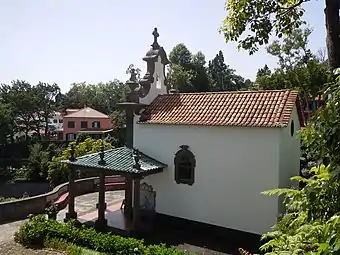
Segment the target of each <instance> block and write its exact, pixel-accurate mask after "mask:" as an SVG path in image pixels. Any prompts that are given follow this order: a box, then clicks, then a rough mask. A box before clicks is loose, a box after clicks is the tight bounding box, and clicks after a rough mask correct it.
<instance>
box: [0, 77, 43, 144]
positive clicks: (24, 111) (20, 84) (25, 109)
mask: <svg viewBox="0 0 340 255" xmlns="http://www.w3.org/2000/svg"><path fill="white" fill-rule="evenodd" d="M1 101H2V103H4V104H7V105H10V107H11V108H12V109H13V116H15V118H14V119H13V125H12V126H13V127H14V128H15V130H13V133H15V132H18V131H19V132H20V131H22V132H24V133H25V136H26V138H27V137H28V133H29V131H31V130H34V129H35V127H36V126H38V125H39V123H40V122H39V120H38V119H37V116H36V113H37V111H38V109H39V108H38V106H37V105H36V102H37V100H36V98H35V93H34V89H33V87H32V86H31V84H29V83H28V82H26V81H19V80H16V81H12V86H9V85H5V84H3V85H2V87H1Z"/></svg>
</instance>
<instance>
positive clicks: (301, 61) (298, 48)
mask: <svg viewBox="0 0 340 255" xmlns="http://www.w3.org/2000/svg"><path fill="white" fill-rule="evenodd" d="M311 34H312V29H311V28H309V27H306V28H297V29H294V30H292V33H291V34H290V35H289V36H284V37H283V40H282V41H279V40H275V41H274V42H273V43H271V44H270V45H269V46H268V47H267V52H268V53H269V54H270V55H272V56H274V57H277V58H278V64H279V66H280V68H281V69H282V70H287V69H289V68H292V67H296V66H305V65H307V64H308V63H309V61H310V60H311V59H316V56H315V55H314V54H313V53H312V52H311V50H310V49H309V48H308V37H309V36H310V35H311Z"/></svg>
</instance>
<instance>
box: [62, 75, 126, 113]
mask: <svg viewBox="0 0 340 255" xmlns="http://www.w3.org/2000/svg"><path fill="white" fill-rule="evenodd" d="M127 92H128V87H127V86H126V84H123V83H121V82H120V81H119V80H116V79H115V80H113V81H109V82H107V83H98V84H88V83H86V82H83V83H73V84H71V89H70V90H69V91H68V92H67V93H66V94H65V95H64V96H63V98H62V105H63V108H64V109H67V108H78V109H80V108H83V107H84V106H88V107H92V108H94V109H96V110H97V111H100V112H103V113H105V114H110V113H112V112H113V111H115V110H117V103H121V102H123V101H124V100H125V95H126V93H127Z"/></svg>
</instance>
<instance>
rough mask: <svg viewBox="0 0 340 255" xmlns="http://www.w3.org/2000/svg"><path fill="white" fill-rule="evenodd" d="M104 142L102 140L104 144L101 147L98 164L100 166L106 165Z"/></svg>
mask: <svg viewBox="0 0 340 255" xmlns="http://www.w3.org/2000/svg"><path fill="white" fill-rule="evenodd" d="M104 154H105V152H104V140H102V143H101V145H100V153H99V157H100V160H99V161H98V164H99V165H105V163H106V162H105V160H104Z"/></svg>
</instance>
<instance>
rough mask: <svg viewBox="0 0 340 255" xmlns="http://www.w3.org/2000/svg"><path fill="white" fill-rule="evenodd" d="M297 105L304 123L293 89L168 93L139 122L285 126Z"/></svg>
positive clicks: (146, 111)
mask: <svg viewBox="0 0 340 255" xmlns="http://www.w3.org/2000/svg"><path fill="white" fill-rule="evenodd" d="M295 104H297V109H298V114H299V119H300V124H301V126H304V121H303V115H302V112H301V107H300V101H299V99H298V92H296V91H292V90H267V91H233V92H207V93H177V94H166V95H159V96H158V97H157V98H156V99H155V100H154V101H153V102H152V103H151V104H150V105H149V106H147V108H146V109H145V111H144V112H143V113H142V115H141V118H140V121H139V123H150V124H170V125H174V124H182V125H209V126H245V127H285V126H287V125H288V122H289V120H290V116H291V114H292V111H293V107H294V105H295Z"/></svg>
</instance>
